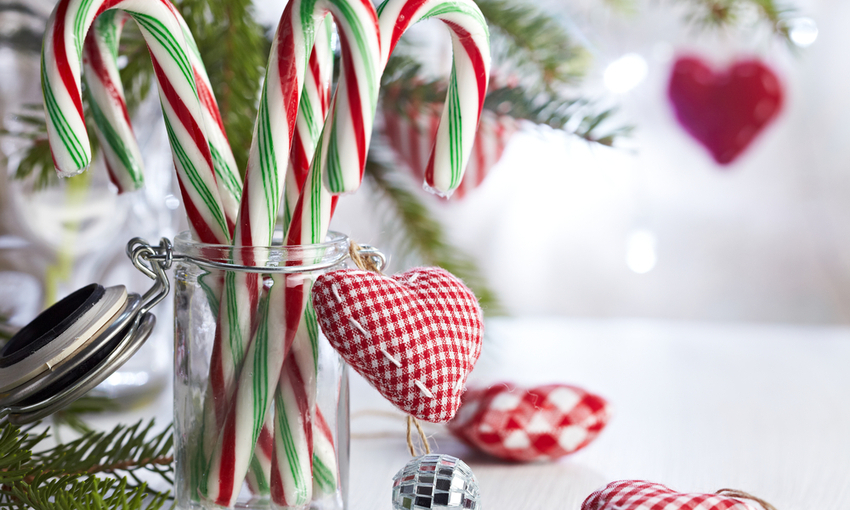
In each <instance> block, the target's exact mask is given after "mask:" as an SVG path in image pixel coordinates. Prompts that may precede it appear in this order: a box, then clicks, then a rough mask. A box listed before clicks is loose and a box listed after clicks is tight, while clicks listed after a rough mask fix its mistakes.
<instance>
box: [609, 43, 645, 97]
mask: <svg viewBox="0 0 850 510" xmlns="http://www.w3.org/2000/svg"><path fill="white" fill-rule="evenodd" d="M648 72H649V66H648V65H647V64H646V60H645V59H644V58H643V57H641V56H640V55H638V54H637V53H627V54H625V55H623V56H622V57H620V58H618V59H617V60H615V61H613V62H611V63H610V64H608V67H606V68H605V73H604V75H603V76H602V80H603V81H604V83H605V88H607V89H608V90H610V91H611V92H613V93H615V94H623V93H625V92H628V91H630V90H632V89H633V88H635V87H637V86H638V85H640V83H641V82H642V81H643V80H644V79H646V75H647V73H648Z"/></svg>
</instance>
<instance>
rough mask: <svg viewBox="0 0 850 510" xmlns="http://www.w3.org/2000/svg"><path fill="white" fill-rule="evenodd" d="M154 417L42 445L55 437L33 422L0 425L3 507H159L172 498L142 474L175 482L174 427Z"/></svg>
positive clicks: (143, 509) (37, 509) (0, 502)
mask: <svg viewBox="0 0 850 510" xmlns="http://www.w3.org/2000/svg"><path fill="white" fill-rule="evenodd" d="M152 428H153V422H150V423H149V424H148V425H147V426H144V427H143V426H142V424H141V422H139V423H137V424H135V425H133V426H130V427H126V426H120V425H119V426H118V427H116V428H115V429H113V430H112V431H111V432H108V433H105V432H90V433H87V434H85V435H84V436H82V437H81V438H80V439H77V440H76V441H72V442H69V443H60V444H58V445H57V446H55V447H52V448H47V449H44V450H41V451H36V449H37V448H38V447H39V446H40V445H41V444H42V443H43V442H44V441H45V440H46V439H47V438H48V437H49V435H48V432H47V431H46V430H45V431H43V432H41V433H40V434H36V433H34V432H33V430H34V429H33V427H29V428H27V429H20V428H18V427H15V426H13V425H11V424H6V425H4V426H3V427H2V429H0V508H3V509H11V510H17V509H24V508H32V509H35V510H42V509H43V510H68V509H72V508H79V509H88V508H99V509H103V510H112V509H115V510H118V509H121V510H156V509H158V508H160V507H161V506H162V505H163V504H164V503H165V502H166V500H167V499H168V498H169V496H168V494H167V493H161V492H157V491H154V490H151V489H150V488H149V487H148V486H147V484H146V483H145V482H143V481H142V480H141V479H140V478H139V477H138V475H137V472H138V471H140V470H144V471H146V472H153V473H156V474H158V475H159V476H160V477H162V478H163V479H164V480H165V481H166V482H168V483H169V484H171V483H172V473H173V467H172V464H173V458H172V457H171V447H172V444H171V431H170V429H166V430H164V431H163V432H161V433H159V434H156V435H153V434H152Z"/></svg>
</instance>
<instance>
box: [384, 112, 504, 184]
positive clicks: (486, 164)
mask: <svg viewBox="0 0 850 510" xmlns="http://www.w3.org/2000/svg"><path fill="white" fill-rule="evenodd" d="M439 122H440V114H439V111H438V110H436V109H435V108H432V107H431V106H430V105H428V106H426V107H425V108H422V109H419V108H416V107H414V106H411V107H410V108H409V112H408V113H406V114H401V113H399V112H397V111H395V110H391V109H385V110H384V123H385V125H386V135H387V138H388V139H389V142H390V146H391V147H392V148H393V151H394V152H395V153H396V155H397V156H398V157H399V159H401V161H403V162H404V163H405V164H406V165H407V166H408V167H409V168H410V171H411V173H412V174H413V176H414V178H416V179H419V180H422V179H424V177H425V168H426V167H427V165H428V160H429V155H428V150H429V149H430V147H433V145H434V140H435V138H436V136H437V127H438V125H439ZM518 127H519V125H518V123H517V121H516V119H514V118H513V117H509V116H507V115H496V114H495V113H493V112H492V111H489V110H484V111H483V112H481V121H480V122H479V123H478V131H477V132H476V134H475V143H474V144H473V146H472V154H471V155H470V158H469V163H468V164H467V165H466V171H465V172H464V174H463V180H462V181H461V183H460V186H458V187H457V189H456V190H455V193H454V194H453V195H452V198H453V199H455V198H457V199H461V198H463V197H464V196H466V194H467V193H469V192H470V191H472V190H473V189H475V188H477V187H478V186H480V185H481V183H482V182H483V181H484V178H485V177H487V174H488V173H489V172H490V169H491V168H492V167H493V166H495V165H496V163H498V162H499V160H500V159H501V157H502V153H504V151H505V147H506V145H507V143H508V141H509V140H510V138H511V136H513V134H514V133H516V131H517V129H518Z"/></svg>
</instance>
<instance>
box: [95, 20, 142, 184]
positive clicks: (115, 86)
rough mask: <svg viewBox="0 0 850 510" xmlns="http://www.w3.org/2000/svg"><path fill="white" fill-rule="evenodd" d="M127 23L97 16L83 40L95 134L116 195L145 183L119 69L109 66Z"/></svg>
mask: <svg viewBox="0 0 850 510" xmlns="http://www.w3.org/2000/svg"><path fill="white" fill-rule="evenodd" d="M127 19H129V16H128V15H127V14H125V13H123V12H121V11H115V10H113V11H107V12H105V13H103V14H102V15H100V16H99V17H98V18H97V20H96V21H95V23H94V29H93V30H90V31H89V33H88V36H87V37H86V43H85V45H84V59H83V66H84V67H83V70H84V73H85V76H86V85H87V88H86V90H87V91H88V98H89V110H90V111H91V114H92V118H93V119H94V125H95V134H96V135H97V138H98V140H99V141H100V146H101V149H102V150H103V156H104V160H105V162H106V170H107V172H108V173H109V179H110V180H111V181H112V182H113V184H115V186H116V187H117V188H118V192H119V193H123V192H124V191H133V190H136V189H140V188H141V187H142V185H143V182H144V178H143V176H142V167H143V164H142V154H141V152H140V151H139V146H138V144H137V143H136V138H135V135H134V134H133V127H132V126H131V125H130V114H129V112H128V111H127V104H126V101H125V100H124V87H123V85H122V83H121V76H120V75H119V73H118V66H117V65H110V64H112V63H114V62H116V61H117V59H118V41H119V39H120V38H121V30H122V28H123V27H124V23H125V22H126V21H127Z"/></svg>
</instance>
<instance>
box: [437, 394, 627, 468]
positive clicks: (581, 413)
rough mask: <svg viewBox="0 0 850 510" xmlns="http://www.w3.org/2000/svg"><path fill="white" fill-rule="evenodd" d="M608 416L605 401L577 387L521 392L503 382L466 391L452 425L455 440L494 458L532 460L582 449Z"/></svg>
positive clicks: (597, 432)
mask: <svg viewBox="0 0 850 510" xmlns="http://www.w3.org/2000/svg"><path fill="white" fill-rule="evenodd" d="M610 414H611V413H610V408H609V406H608V403H607V402H606V401H605V400H604V399H603V398H602V397H599V396H597V395H593V394H591V393H588V392H586V391H584V390H583V389H581V388H577V387H575V386H569V385H566V384H549V385H546V386H539V387H537V388H532V389H522V388H517V387H515V386H514V385H513V384H510V383H502V384H497V385H494V386H491V387H489V388H487V389H480V390H475V389H473V390H470V391H468V392H467V393H466V394H465V395H464V396H463V403H462V405H461V407H460V410H459V411H458V414H457V416H456V417H455V419H454V420H452V421H451V422H449V424H448V426H449V430H450V431H451V432H452V433H453V434H454V435H455V436H457V437H458V438H460V439H462V440H463V441H465V442H466V443H468V444H469V445H470V446H472V447H474V448H478V449H480V450H482V451H483V452H485V453H488V454H490V455H492V456H494V457H498V458H500V459H504V460H510V461H516V462H531V461H536V460H550V459H556V458H558V457H562V456H564V455H567V454H569V453H573V452H575V451H576V450H579V449H581V448H584V447H585V446H587V445H588V444H589V443H590V442H591V441H593V440H594V439H595V438H596V436H598V435H599V433H600V432H601V431H602V429H603V428H604V427H605V425H606V424H607V423H608V418H609V416H610Z"/></svg>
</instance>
